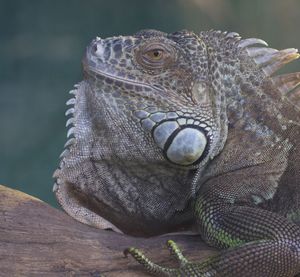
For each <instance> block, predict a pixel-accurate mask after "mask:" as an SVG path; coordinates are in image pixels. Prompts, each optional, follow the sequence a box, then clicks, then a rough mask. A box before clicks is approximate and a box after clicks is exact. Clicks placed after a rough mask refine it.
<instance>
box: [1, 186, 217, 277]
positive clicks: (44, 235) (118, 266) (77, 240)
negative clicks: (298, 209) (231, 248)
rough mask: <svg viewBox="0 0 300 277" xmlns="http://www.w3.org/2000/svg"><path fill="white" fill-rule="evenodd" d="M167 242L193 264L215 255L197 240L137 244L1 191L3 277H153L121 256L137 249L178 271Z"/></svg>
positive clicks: (134, 239) (135, 240) (23, 196)
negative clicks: (131, 248) (174, 243)
mask: <svg viewBox="0 0 300 277" xmlns="http://www.w3.org/2000/svg"><path fill="white" fill-rule="evenodd" d="M167 239H173V240H174V241H176V242H177V243H178V245H179V246H180V247H181V249H182V250H183V251H184V254H185V255H186V257H188V258H189V259H190V260H191V261H200V260H201V259H203V258H205V257H208V256H209V255H211V254H213V253H216V252H215V250H213V249H212V248H209V247H208V246H206V245H205V244H204V243H203V242H202V241H201V239H200V237H199V236H196V235H193V236H192V235H182V234H166V235H163V236H158V237H152V238H137V237H130V236H127V235H121V234H117V233H114V232H112V231H106V230H99V229H96V228H93V227H90V226H87V225H84V224H81V223H79V222H77V221H75V220H73V219H72V218H71V217H70V216H68V215H66V214H65V213H64V212H62V211H59V210H57V209H54V208H52V207H51V206H49V205H48V204H46V203H44V202H42V201H41V200H39V199H37V198H34V197H32V196H30V195H27V194H25V193H22V192H20V191H16V190H13V189H10V188H7V187H5V186H1V185H0V276H100V274H105V276H108V277H113V276H128V277H129V276H130V277H132V276H149V275H148V274H147V273H145V271H144V270H143V268H142V267H141V266H140V265H139V264H137V263H136V262H135V261H134V260H133V259H132V258H131V257H128V258H124V255H123V250H124V249H125V248H127V247H130V246H134V247H137V248H140V249H142V250H143V251H144V253H145V254H146V255H147V256H148V257H149V258H151V259H152V260H153V261H155V262H157V263H159V264H161V265H168V266H171V267H177V263H176V262H175V261H174V260H173V259H172V257H170V255H169V252H168V250H167V248H166V247H165V242H166V240H167Z"/></svg>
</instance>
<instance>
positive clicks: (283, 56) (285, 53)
mask: <svg viewBox="0 0 300 277" xmlns="http://www.w3.org/2000/svg"><path fill="white" fill-rule="evenodd" d="M238 47H239V48H241V49H245V50H246V52H247V53H248V55H249V57H251V58H253V60H254V62H255V63H256V64H257V65H258V66H259V67H260V68H261V69H262V70H263V72H264V73H265V74H266V76H269V77H271V80H272V82H273V84H274V85H275V86H276V87H277V88H278V90H279V91H280V92H281V94H282V96H284V97H286V98H287V99H289V100H290V101H291V99H294V100H295V99H296V100H297V102H298V103H299V102H300V88H297V87H298V86H299V84H300V72H296V73H289V74H283V75H279V76H274V77H272V75H273V74H274V73H275V72H276V71H278V70H279V69H280V68H282V67H283V66H284V65H286V64H287V63H289V62H291V61H293V60H296V59H298V58H299V57H300V54H299V53H298V50H297V49H295V48H288V49H283V50H277V49H273V48H269V47H268V44H267V43H266V42H265V41H263V40H261V39H256V38H249V39H244V40H241V41H240V42H239V44H238ZM295 89H296V90H295ZM294 104H295V103H294ZM296 105H297V104H296Z"/></svg>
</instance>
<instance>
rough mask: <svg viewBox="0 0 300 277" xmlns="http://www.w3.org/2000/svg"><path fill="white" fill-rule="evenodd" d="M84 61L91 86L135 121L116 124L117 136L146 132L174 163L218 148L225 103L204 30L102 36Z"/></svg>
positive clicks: (197, 159) (193, 161)
mask: <svg viewBox="0 0 300 277" xmlns="http://www.w3.org/2000/svg"><path fill="white" fill-rule="evenodd" d="M83 66H84V71H85V75H86V79H87V80H88V81H89V83H90V84H91V86H92V87H93V88H96V90H98V93H102V94H105V95H106V96H105V97H106V101H105V106H103V107H102V108H103V109H105V108H108V107H109V108H111V109H113V110H114V111H116V114H115V116H116V117H118V116H120V114H126V117H127V121H129V122H132V123H131V126H132V127H131V130H128V131H127V132H123V131H122V132H121V131H117V130H116V136H121V137H123V139H124V136H126V135H129V136H130V137H131V138H132V136H131V135H130V133H136V134H139V136H138V137H140V136H144V137H145V139H146V140H147V141H148V142H147V143H148V144H149V143H150V145H151V147H152V149H155V152H156V155H158V156H159V157H160V159H166V160H167V161H168V162H169V163H170V166H172V165H179V166H183V167H186V166H188V167H189V168H191V167H198V166H199V165H200V164H202V165H203V164H205V162H207V160H208V159H209V157H212V156H213V155H215V154H216V148H217V147H216V146H217V145H218V144H220V136H219V135H218V133H219V129H218V127H219V125H220V122H219V121H220V120H219V118H220V111H218V110H219V105H220V103H216V101H215V100H216V99H215V98H216V96H215V95H214V92H213V90H212V87H211V84H210V76H209V68H208V67H209V59H208V53H207V49H206V45H205V43H204V42H203V41H202V40H201V39H200V38H199V36H197V35H195V34H194V33H191V32H188V31H181V32H176V33H173V34H165V33H163V32H159V31H155V30H145V31H140V32H139V33H137V34H135V35H134V36H128V37H126V36H124V37H122V36H120V37H112V38H107V39H100V38H97V39H95V40H94V41H93V42H92V43H91V44H90V46H89V47H88V49H87V52H86V56H85V58H84V60H83ZM99 91H101V92H99ZM216 105H217V106H216ZM112 127H113V125H112ZM126 133H127V134H126ZM135 143H136V147H137V148H139V149H138V150H139V151H141V155H143V153H142V152H144V149H145V150H146V151H147V152H148V151H149V147H145V145H144V143H143V142H141V141H140V140H138V141H136V142H135ZM157 150H158V151H157ZM201 162H202V163H201Z"/></svg>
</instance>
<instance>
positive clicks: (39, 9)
mask: <svg viewBox="0 0 300 277" xmlns="http://www.w3.org/2000/svg"><path fill="white" fill-rule="evenodd" d="M299 26H300V1H299V0H285V1H282V0H265V1H261V0H252V1H239V0H150V1H147V0H109V1H107V0H72V1H71V0H52V1H50V0H31V1H22V0H9V1H8V0H0V132H1V133H0V183H1V184H5V185H7V186H9V187H12V188H17V189H19V190H21V191H24V192H26V193H29V194H31V195H34V196H36V197H38V198H40V199H42V200H44V201H46V202H48V203H50V204H51V205H54V206H56V201H55V199H54V195H53V193H52V185H53V180H52V174H53V171H54V170H55V168H56V167H57V165H58V157H59V155H60V153H61V152H62V150H63V145H64V143H65V141H66V129H65V117H64V112H65V110H66V107H65V102H66V101H67V99H68V97H69V96H68V91H69V90H70V89H72V87H73V85H74V84H75V83H77V82H79V81H80V80H81V78H82V76H81V57H82V55H83V53H84V50H85V47H86V45H87V44H88V43H89V42H90V40H91V39H93V38H94V37H95V36H100V37H106V36H112V35H119V34H132V33H134V32H136V31H138V30H139V29H145V28H154V29H159V30H162V31H165V32H173V31H176V30H180V29H188V30H193V31H195V32H199V31H202V30H208V29H220V30H224V31H225V30H228V31H235V32H238V33H240V34H241V35H242V36H243V37H259V38H262V39H264V40H266V41H267V42H269V45H271V46H272V47H274V48H289V47H295V48H300V35H299V33H300V32H299ZM288 70H289V71H293V70H294V71H296V70H297V71H300V62H299V61H298V62H297V61H296V62H294V63H293V64H291V65H290V66H289V67H288Z"/></svg>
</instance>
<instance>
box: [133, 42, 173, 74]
mask: <svg viewBox="0 0 300 277" xmlns="http://www.w3.org/2000/svg"><path fill="white" fill-rule="evenodd" d="M175 56H176V55H175V51H174V49H173V48H171V47H165V46H164V45H163V44H159V43H151V44H148V45H144V46H142V47H141V48H140V49H139V50H138V51H137V52H136V61H137V62H138V63H139V64H140V65H141V66H143V67H144V68H145V69H150V70H155V69H162V68H166V67H167V66H168V65H169V64H170V63H171V62H173V61H174V60H175Z"/></svg>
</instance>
